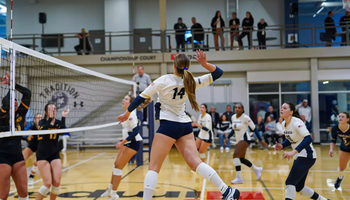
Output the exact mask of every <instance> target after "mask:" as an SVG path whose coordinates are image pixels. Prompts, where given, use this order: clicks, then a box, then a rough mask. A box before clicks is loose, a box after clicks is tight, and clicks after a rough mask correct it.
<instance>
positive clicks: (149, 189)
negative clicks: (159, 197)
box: [143, 170, 158, 200]
mask: <svg viewBox="0 0 350 200" xmlns="http://www.w3.org/2000/svg"><path fill="white" fill-rule="evenodd" d="M157 182H158V173H157V172H155V171H151V170H148V172H147V174H146V176H145V181H144V191H143V200H151V199H152V197H153V194H154V190H155V189H156V187H157Z"/></svg>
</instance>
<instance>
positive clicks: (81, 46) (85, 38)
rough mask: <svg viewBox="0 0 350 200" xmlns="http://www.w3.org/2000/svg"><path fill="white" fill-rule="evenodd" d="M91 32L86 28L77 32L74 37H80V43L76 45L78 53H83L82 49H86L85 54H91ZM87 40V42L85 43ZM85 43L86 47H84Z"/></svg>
mask: <svg viewBox="0 0 350 200" xmlns="http://www.w3.org/2000/svg"><path fill="white" fill-rule="evenodd" d="M89 36H90V35H89V34H88V33H86V32H85V28H82V29H81V33H78V34H76V35H75V36H74V37H78V38H79V44H78V45H77V46H75V47H74V49H75V51H76V52H77V54H78V55H83V54H82V51H83V52H84V51H85V55H89V54H90V51H91V45H90V41H89ZM84 41H85V44H84ZM84 45H85V49H84Z"/></svg>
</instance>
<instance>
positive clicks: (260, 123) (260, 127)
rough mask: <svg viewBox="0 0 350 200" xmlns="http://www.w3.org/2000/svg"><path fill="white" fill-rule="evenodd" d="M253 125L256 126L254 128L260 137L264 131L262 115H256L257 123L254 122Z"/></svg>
mask: <svg viewBox="0 0 350 200" xmlns="http://www.w3.org/2000/svg"><path fill="white" fill-rule="evenodd" d="M255 127H256V129H258V132H259V135H260V137H261V138H262V136H263V134H264V133H265V123H264V120H263V118H262V116H258V120H257V123H256V124H255ZM255 137H256V136H255ZM256 138H258V137H256ZM260 145H261V144H260V143H258V146H260Z"/></svg>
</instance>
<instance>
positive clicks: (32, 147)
mask: <svg viewBox="0 0 350 200" xmlns="http://www.w3.org/2000/svg"><path fill="white" fill-rule="evenodd" d="M28 148H29V149H30V150H32V152H33V153H35V152H36V150H37V148H38V137H33V138H32V139H31V140H30V141H29V143H28Z"/></svg>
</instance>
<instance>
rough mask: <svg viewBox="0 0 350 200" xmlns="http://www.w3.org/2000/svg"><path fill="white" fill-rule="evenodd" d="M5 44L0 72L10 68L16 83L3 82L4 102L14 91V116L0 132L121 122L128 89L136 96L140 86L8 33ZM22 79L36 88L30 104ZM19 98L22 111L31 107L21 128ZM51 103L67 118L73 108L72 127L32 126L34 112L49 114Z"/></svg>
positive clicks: (82, 127) (8, 133)
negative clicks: (9, 37)
mask: <svg viewBox="0 0 350 200" xmlns="http://www.w3.org/2000/svg"><path fill="white" fill-rule="evenodd" d="M0 46H1V50H2V56H1V61H0V62H1V63H0V76H1V77H4V76H6V73H8V74H9V75H10V82H11V83H10V84H9V85H8V84H5V85H0V98H1V100H2V104H1V106H3V104H4V101H3V100H5V99H6V98H8V94H9V96H10V100H9V101H10V106H9V110H8V112H7V113H8V115H7V116H4V117H8V118H9V121H10V123H9V124H8V123H4V120H3V121H2V122H3V123H2V124H0V128H1V130H2V131H0V132H1V133H0V137H10V136H18V135H39V134H40V135H43V134H53V133H64V132H70V133H72V132H77V131H84V130H93V129H100V128H105V127H110V126H115V125H117V124H118V122H117V121H116V117H117V116H118V115H120V114H122V113H123V112H124V110H123V108H122V99H123V98H124V96H125V95H127V94H133V95H135V90H132V88H134V89H136V84H135V83H134V82H132V81H127V80H123V79H119V78H116V77H112V76H108V75H105V74H101V73H98V72H95V71H92V70H89V69H86V68H82V67H79V66H76V65H73V64H71V63H68V62H65V61H62V60H59V59H56V58H54V57H51V56H47V55H45V54H42V53H39V52H37V51H34V50H31V49H28V48H25V47H23V46H20V45H18V44H15V43H13V42H10V41H8V40H5V39H2V38H0ZM16 84H17V85H20V86H22V87H24V88H27V89H29V90H30V93H31V98H30V104H29V105H23V104H25V103H24V101H23V99H22V98H24V95H23V94H22V93H23V92H22V93H21V91H18V88H17V89H16V87H15V85H16ZM15 101H17V103H18V106H19V108H18V112H16V115H18V114H17V113H19V112H21V110H20V109H22V110H23V109H24V108H25V107H28V108H27V109H28V111H27V113H26V117H25V119H24V120H25V124H24V125H23V126H22V127H23V128H18V127H19V125H20V123H19V122H18V121H19V120H18V117H19V116H15V115H11V113H15V110H16V102H15ZM47 104H53V105H55V106H56V109H57V115H56V117H55V118H56V119H61V116H62V112H63V111H64V110H67V109H69V110H70V112H69V114H68V116H67V117H66V129H59V130H40V131H26V129H27V128H28V126H30V125H31V124H33V123H34V115H36V114H42V115H43V116H44V115H45V110H44V109H45V105H47ZM16 119H17V120H16ZM22 120H23V119H22ZM20 127H21V126H20Z"/></svg>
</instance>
